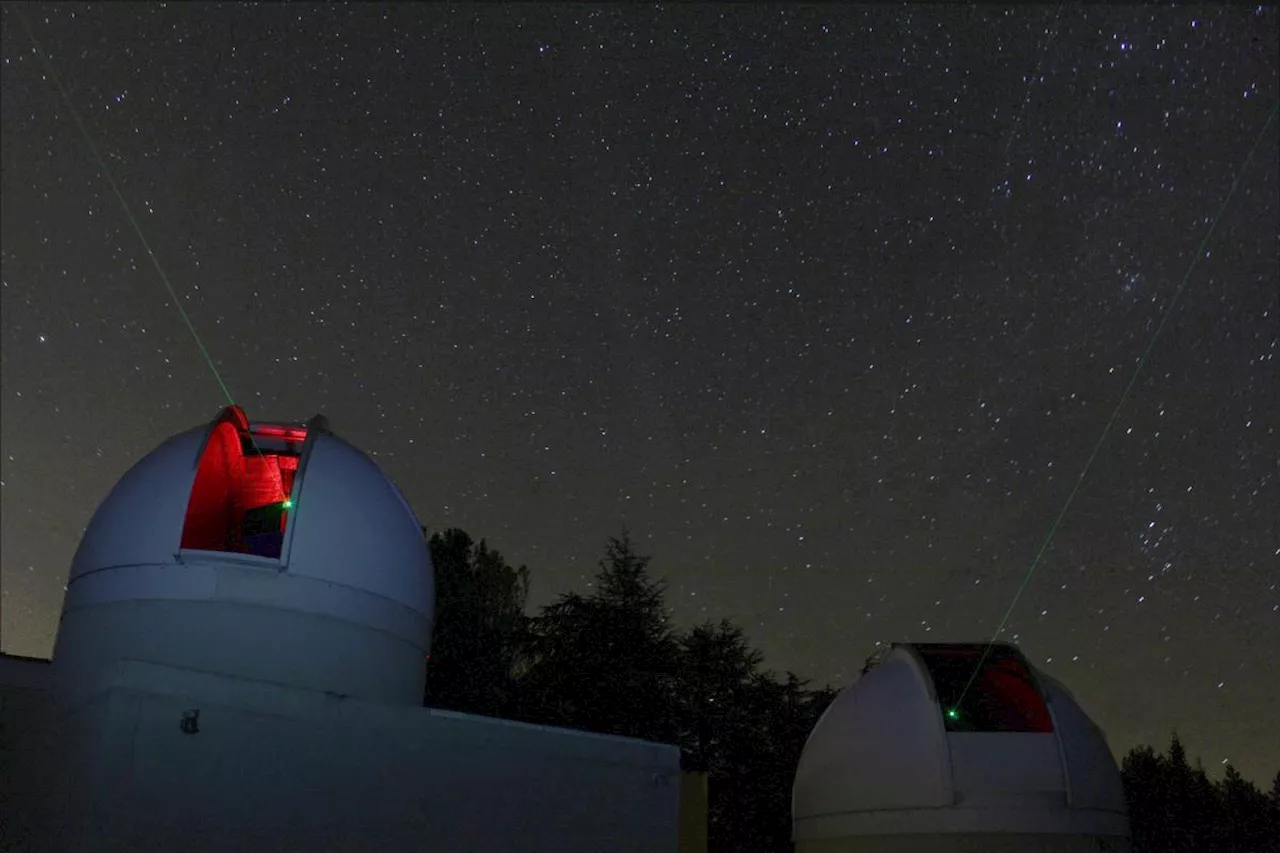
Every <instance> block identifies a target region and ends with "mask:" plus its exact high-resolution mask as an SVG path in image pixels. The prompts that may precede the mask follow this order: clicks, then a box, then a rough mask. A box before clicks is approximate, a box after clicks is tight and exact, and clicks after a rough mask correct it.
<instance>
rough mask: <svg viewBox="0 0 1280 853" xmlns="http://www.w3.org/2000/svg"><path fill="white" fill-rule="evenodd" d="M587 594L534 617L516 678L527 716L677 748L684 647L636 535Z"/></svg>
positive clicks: (563, 599)
mask: <svg viewBox="0 0 1280 853" xmlns="http://www.w3.org/2000/svg"><path fill="white" fill-rule="evenodd" d="M599 565H600V570H599V572H598V573H597V574H596V577H595V581H594V584H593V588H592V590H591V592H590V593H589V594H588V595H580V594H577V593H568V594H565V595H561V596H560V598H559V599H558V600H557V601H556V602H554V603H553V604H551V605H549V606H547V607H544V608H543V609H542V613H541V614H540V615H538V616H536V617H534V618H533V619H532V620H531V624H530V632H529V642H528V644H527V646H526V660H525V663H524V666H523V668H522V671H521V673H520V678H519V687H520V701H521V704H520V707H519V713H520V715H521V717H522V718H523V719H527V720H530V721H534V722H542V723H550V724H554V725H566V726H576V727H579V728H585V729H589V730H592V731H597V732H604V733H608V734H619V735H627V736H629V737H638V738H645V739H648V740H656V741H663V742H668V743H673V742H675V740H676V734H677V724H676V708H675V677H676V668H677V663H678V651H679V647H678V645H677V643H676V638H675V634H674V633H673V631H672V629H671V626H670V624H669V621H668V618H667V612H666V607H665V603H664V600H663V584H662V583H661V582H660V581H657V580H654V579H653V578H651V577H650V576H649V573H648V565H649V558H648V557H642V556H640V555H638V554H636V552H635V550H634V549H633V547H632V544H631V540H630V537H629V536H628V534H627V533H626V532H625V531H624V532H623V533H622V535H621V537H618V538H611V539H610V540H609V545H608V548H607V549H606V552H605V558H604V560H602V561H601V562H600V564H599Z"/></svg>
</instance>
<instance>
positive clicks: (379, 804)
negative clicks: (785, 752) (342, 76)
mask: <svg viewBox="0 0 1280 853" xmlns="http://www.w3.org/2000/svg"><path fill="white" fill-rule="evenodd" d="M88 693H89V694H90V698H88V699H86V700H84V701H82V702H80V703H79V704H77V705H76V706H74V707H72V708H68V709H65V710H64V713H65V717H64V729H63V735H62V740H63V742H64V743H65V744H67V748H68V752H67V754H66V755H65V758H64V763H63V764H62V765H61V766H62V767H63V768H64V776H63V779H64V782H65V787H64V788H63V789H62V791H61V793H58V794H56V797H59V798H61V799H62V801H63V802H64V803H65V806H62V807H59V808H57V809H55V812H54V818H53V820H51V822H50V823H51V826H50V827H49V828H50V829H53V828H55V827H56V828H57V829H58V830H59V832H58V833H57V834H56V844H55V845H54V848H55V849H58V850H64V851H75V853H106V852H107V851H112V853H115V851H126V850H128V851H134V850H183V851H189V852H190V853H223V851H226V853H231V851H243V850H254V851H261V853H277V851H278V853H284V851H308V853H312V851H318V850H324V851H333V853H347V851H366V850H368V851H375V850H376V851H379V853H384V851H385V853H394V851H432V853H437V851H438V853H447V851H459V853H461V851H467V852H468V853H472V851H474V852H475V853H483V851H504V853H505V851H522V853H538V851H556V853H573V851H602V853H603V851H609V853H629V851H635V853H640V851H643V852H644V853H658V851H672V853H674V851H676V849H677V840H676V839H677V822H678V818H677V816H678V812H679V797H680V793H679V792H680V771H679V752H678V750H677V749H676V748H675V747H672V746H666V745H661V744H651V743H646V742H642V741H635V740H630V739H625V738H610V737H603V736H598V735H592V734H587V733H582V732H573V731H568V730H562V729H552V728H546V727H539V726H530V725H524V724H518V723H511V722H508V721H502V720H493V719H488V718H483V717H471V716H467V715H462V714H453V713H449V712H441V711H435V710H431V709H425V708H419V707H394V706H385V705H378V704H373V703H366V702H361V701H357V700H351V699H342V698H339V697H335V696H332V695H326V694H323V693H317V692H313V691H304V690H298V689H293V688H285V687H281V686H279V685H274V684H270V683H266V682H251V681H245V680H237V679H230V678H225V677H221V676H215V675H210V674H207V673H200V672H196V671H192V670H180V669H175V668H170V667H165V666H161V665H156V664H146V663H140V662H133V661H121V662H119V663H117V664H116V665H115V667H114V668H113V669H112V670H111V671H110V672H108V673H104V676H103V680H102V683H100V684H98V685H96V686H95V687H94V688H93V689H92V690H89V691H88ZM193 711H198V714H199V716H198V731H195V732H184V731H183V727H182V719H183V716H184V714H187V713H189V712H193ZM71 767H74V768H76V771H75V773H70V772H69V771H67V770H66V768H71Z"/></svg>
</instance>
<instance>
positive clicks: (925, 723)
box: [792, 644, 1129, 853]
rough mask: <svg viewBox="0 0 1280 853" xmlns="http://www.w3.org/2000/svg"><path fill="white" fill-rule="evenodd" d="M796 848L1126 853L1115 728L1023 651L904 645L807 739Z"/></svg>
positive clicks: (796, 793) (881, 852)
mask: <svg viewBox="0 0 1280 853" xmlns="http://www.w3.org/2000/svg"><path fill="white" fill-rule="evenodd" d="M792 814H793V821H794V832H793V835H794V840H795V842H796V851H797V853H819V851H820V852H821V853H846V851H860V853H861V851H876V853H887V851H894V853H924V851H929V852H930V853H932V851H974V852H975V853H976V851H984V853H1015V851H1017V852H1018V853H1020V852H1021V851H1035V853H1060V851H1061V853H1075V851H1094V853H1099V852H1100V851H1104V850H1105V851H1126V850H1128V849H1129V841H1128V839H1129V827H1128V821H1127V818H1126V816H1125V804H1124V789H1123V788H1122V786H1121V782H1120V775H1119V772H1118V771H1117V769H1116V764H1115V760H1114V758H1112V755H1111V750H1110V749H1109V748H1108V746H1107V742H1106V738H1105V736H1104V735H1103V733H1102V731H1101V730H1100V729H1099V728H1098V727H1097V726H1096V725H1094V723H1093V721H1092V720H1090V719H1089V717H1088V716H1087V715H1086V714H1085V713H1084V711H1082V710H1081V709H1080V706H1079V705H1077V704H1076V702H1075V699H1074V698H1073V697H1072V696H1071V694H1070V693H1068V692H1067V690H1066V688H1064V687H1063V686H1062V685H1061V684H1059V683H1058V682H1057V681H1054V680H1053V679H1051V678H1049V677H1048V676H1046V675H1045V674H1043V673H1041V672H1038V671H1036V670H1035V669H1034V668H1032V667H1031V666H1030V665H1029V664H1028V663H1027V662H1026V660H1025V659H1024V658H1023V657H1022V655H1021V653H1020V652H1019V651H1018V650H1017V648H1016V647H1013V646H1008V645H994V646H991V647H990V648H989V650H988V647H987V645H986V644H895V645H894V646H893V647H892V648H891V649H890V650H889V651H888V653H887V654H885V655H884V656H883V658H881V659H880V661H879V662H878V663H876V664H875V665H873V666H871V667H869V668H868V670H867V671H865V672H864V674H863V676H862V677H861V678H860V679H859V680H858V681H856V682H855V683H854V684H853V685H852V686H850V687H849V688H847V689H845V690H844V691H843V692H842V693H840V695H839V696H838V697H836V699H835V701H834V702H832V704H831V706H830V707H829V708H828V709H827V711H826V713H825V714H823V716H822V718H821V719H820V720H819V721H818V724H817V725H816V726H815V727H814V730H813V732H812V733H811V734H810V735H809V739H808V741H807V742H806V744H805V748H804V752H803V753H802V755H801V758H800V763H799V766H798V768H797V770H796V778H795V786H794V788H793V790H792Z"/></svg>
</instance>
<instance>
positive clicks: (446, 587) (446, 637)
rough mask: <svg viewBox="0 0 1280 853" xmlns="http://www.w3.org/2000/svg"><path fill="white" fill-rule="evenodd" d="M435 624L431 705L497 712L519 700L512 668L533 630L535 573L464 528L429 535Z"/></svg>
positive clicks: (430, 667)
mask: <svg viewBox="0 0 1280 853" xmlns="http://www.w3.org/2000/svg"><path fill="white" fill-rule="evenodd" d="M429 545H430V548H431V559H432V562H433V563H434V564H435V570H436V626H435V634H434V637H433V639H432V644H431V658H430V660H429V662H428V665H427V693H426V704H428V705H430V706H432V707H436V708H448V709H450V710H454V711H466V712H468V713H472V714H485V715H489V716H497V715H502V714H505V713H507V712H508V711H509V710H510V707H511V705H512V703H513V700H514V697H513V696H512V689H513V686H514V681H513V672H514V670H515V668H516V666H517V664H518V662H519V655H520V652H521V649H522V646H523V643H524V639H525V633H526V621H527V620H526V617H525V612H524V611H525V600H526V598H527V596H528V592H529V572H528V569H526V568H525V567H524V566H520V567H519V568H513V567H512V566H509V565H508V564H507V562H506V561H505V560H504V559H503V557H502V555H501V554H500V553H498V552H497V551H494V550H491V549H490V548H489V547H488V546H487V545H486V544H485V542H484V540H481V541H480V544H479V545H476V544H475V543H474V542H473V541H472V539H471V537H470V536H468V535H467V534H466V533H465V532H464V531H462V530H457V529H450V530H445V531H444V532H443V533H437V534H435V535H433V536H432V537H431V538H430V540H429Z"/></svg>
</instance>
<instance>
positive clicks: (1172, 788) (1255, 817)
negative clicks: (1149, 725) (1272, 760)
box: [1122, 734, 1280, 853]
mask: <svg viewBox="0 0 1280 853" xmlns="http://www.w3.org/2000/svg"><path fill="white" fill-rule="evenodd" d="M1122 772H1123V776H1124V789H1125V797H1126V798H1127V800H1128V804H1129V824H1130V826H1131V828H1132V830H1133V849H1134V853H1280V796H1276V795H1275V793H1274V791H1273V793H1272V795H1271V796H1267V795H1266V794H1263V793H1262V792H1261V791H1259V790H1258V788H1257V786H1255V785H1254V784H1253V783H1252V782H1249V781H1247V780H1246V779H1244V778H1243V777H1241V775H1240V773H1239V772H1238V771H1237V770H1236V769H1235V768H1234V767H1230V766H1228V767H1227V771H1226V775H1225V776H1224V777H1223V779H1222V781H1220V782H1218V783H1214V782H1212V781H1210V779H1209V777H1208V775H1207V774H1206V773H1205V771H1204V768H1203V767H1201V766H1200V765H1199V764H1197V765H1196V766H1195V767H1192V766H1191V765H1190V764H1189V763H1188V761H1187V753H1186V750H1185V749H1184V748H1183V746H1182V742H1181V741H1179V740H1178V736H1177V735H1176V734H1175V735H1174V736H1173V739H1172V741H1171V742H1170V744H1169V751H1168V753H1167V754H1165V755H1160V754H1158V753H1157V752H1156V751H1155V750H1153V749H1152V748H1151V747H1149V746H1143V747H1137V748H1135V749H1133V750H1130V752H1129V754H1128V755H1127V756H1125V759H1124V762H1123V771H1122ZM1275 787H1280V780H1278V782H1277V784H1276V785H1273V788H1275Z"/></svg>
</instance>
